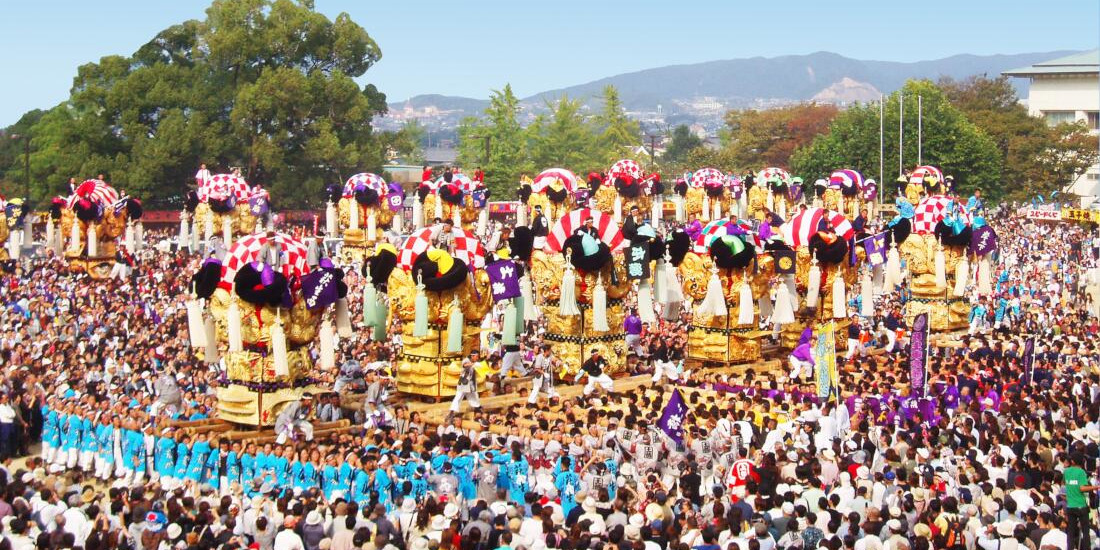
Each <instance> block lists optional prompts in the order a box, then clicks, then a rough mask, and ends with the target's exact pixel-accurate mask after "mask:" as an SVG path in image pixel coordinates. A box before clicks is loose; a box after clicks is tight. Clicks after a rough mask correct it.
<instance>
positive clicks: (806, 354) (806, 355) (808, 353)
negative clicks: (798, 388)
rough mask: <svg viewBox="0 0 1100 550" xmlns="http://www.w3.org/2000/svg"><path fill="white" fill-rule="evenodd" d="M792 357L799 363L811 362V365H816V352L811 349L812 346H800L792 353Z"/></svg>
mask: <svg viewBox="0 0 1100 550" xmlns="http://www.w3.org/2000/svg"><path fill="white" fill-rule="evenodd" d="M791 357H794V358H795V359H798V360H799V361H806V362H809V363H810V364H811V365H816V364H817V363H815V362H814V350H813V349H812V348H810V344H808V343H806V344H799V345H798V347H797V348H794V351H792V352H791Z"/></svg>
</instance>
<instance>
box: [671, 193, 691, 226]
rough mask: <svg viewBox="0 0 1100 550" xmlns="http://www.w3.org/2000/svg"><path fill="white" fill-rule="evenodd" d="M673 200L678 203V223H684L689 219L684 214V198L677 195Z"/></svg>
mask: <svg viewBox="0 0 1100 550" xmlns="http://www.w3.org/2000/svg"><path fill="white" fill-rule="evenodd" d="M672 200H673V201H675V203H676V223H684V220H685V219H686V218H687V216H686V215H685V213H684V197H681V196H680V195H676V196H675V197H673V199H672Z"/></svg>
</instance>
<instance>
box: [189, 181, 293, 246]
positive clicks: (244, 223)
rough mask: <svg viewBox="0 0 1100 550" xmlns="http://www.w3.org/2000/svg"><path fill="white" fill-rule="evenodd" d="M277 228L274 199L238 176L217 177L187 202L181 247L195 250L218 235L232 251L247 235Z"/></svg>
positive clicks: (190, 195) (205, 183)
mask: <svg viewBox="0 0 1100 550" xmlns="http://www.w3.org/2000/svg"><path fill="white" fill-rule="evenodd" d="M273 227H274V215H273V213H272V212H271V197H270V195H269V194H268V192H267V191H266V190H264V189H263V188H262V187H260V186H258V185H257V186H255V187H252V186H250V185H248V182H246V181H245V180H244V178H243V177H241V176H239V175H237V174H215V175H213V176H210V177H209V178H208V179H207V180H206V181H204V182H202V183H200V184H199V188H198V189H197V190H195V191H191V192H189V193H188V194H187V197H186V198H185V199H184V211H183V212H181V213H180V236H179V239H180V240H179V245H180V246H181V247H184V246H188V247H189V248H191V250H192V251H197V250H198V249H199V246H200V243H207V246H209V243H210V242H211V241H212V240H213V239H214V237H215V236H217V237H220V238H221V241H222V245H223V246H224V247H225V248H229V247H230V246H231V245H232V244H233V240H234V239H236V238H238V237H241V236H243V235H250V234H252V233H261V232H263V231H268V230H271V229H272V228H273Z"/></svg>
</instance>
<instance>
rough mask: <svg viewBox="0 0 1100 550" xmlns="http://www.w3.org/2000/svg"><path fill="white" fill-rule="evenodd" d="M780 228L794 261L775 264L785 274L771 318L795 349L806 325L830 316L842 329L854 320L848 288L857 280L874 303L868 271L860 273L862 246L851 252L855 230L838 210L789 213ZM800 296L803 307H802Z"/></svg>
mask: <svg viewBox="0 0 1100 550" xmlns="http://www.w3.org/2000/svg"><path fill="white" fill-rule="evenodd" d="M779 231H780V233H781V235H782V238H783V242H784V243H785V244H786V245H787V246H788V247H789V248H790V250H792V251H793V252H794V258H793V264H794V265H793V266H789V265H780V266H778V268H777V271H779V272H781V273H784V275H783V276H782V278H781V279H782V282H781V283H780V286H779V287H778V289H777V297H776V306H775V308H774V310H773V314H772V321H773V322H775V323H778V324H780V325H782V336H781V338H782V344H783V346H784V347H788V348H794V347H795V345H796V344H797V342H798V339H799V337H800V336H801V334H802V330H803V329H804V328H806V327H813V326H816V325H817V324H818V323H821V322H825V321H829V320H832V319H836V320H838V323H837V327H838V329H840V328H844V327H846V326H847V325H848V323H849V322H850V321H849V320H847V317H848V295H847V288H848V286H850V285H852V284H853V283H855V282H856V281H857V280H859V281H860V284H861V286H860V292H861V296H863V297H865V298H866V299H867V301H868V303H870V298H869V297H868V292H870V291H871V281H870V273H869V272H866V271H865V272H864V273H863V274H862V276H861V275H860V266H861V264H862V263H863V258H864V257H865V253H864V252H863V250H861V249H860V247H856V249H855V251H854V253H853V251H852V247H854V246H855V242H854V238H855V236H856V231H855V228H854V227H853V226H852V223H851V222H850V221H849V220H848V218H846V217H845V216H844V215H843V214H841V213H839V212H835V211H833V210H827V209H824V208H817V207H809V208H806V209H803V210H802V211H800V212H798V213H797V214H795V215H794V216H793V217H791V219H790V220H788V221H787V222H786V223H784V224H783V225H781V226H780V228H779ZM781 261H787V260H781ZM792 270H793V272H792ZM780 295H782V296H783V297H786V298H787V299H789V300H790V303H791V305H792V308H791V309H792V310H793V311H789V312H788V310H787V309H786V307H785V306H784V301H783V300H782V299H780ZM802 296H805V302H804V305H805V307H798V305H799V304H801V303H802V302H801V300H800V297H802ZM781 306H784V307H781Z"/></svg>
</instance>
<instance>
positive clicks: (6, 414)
mask: <svg viewBox="0 0 1100 550" xmlns="http://www.w3.org/2000/svg"><path fill="white" fill-rule="evenodd" d="M12 422H15V409H13V408H11V405H8V404H7V403H5V404H3V405H0V424H11V423H12Z"/></svg>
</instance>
